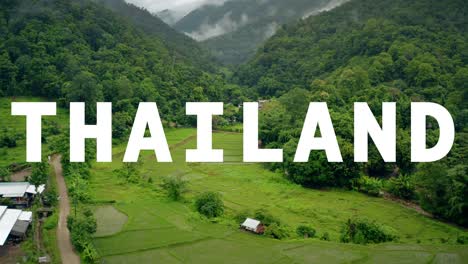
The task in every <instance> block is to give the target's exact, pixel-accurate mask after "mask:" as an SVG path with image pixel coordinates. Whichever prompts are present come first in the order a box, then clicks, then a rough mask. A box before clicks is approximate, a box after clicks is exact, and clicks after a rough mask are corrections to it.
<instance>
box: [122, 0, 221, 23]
mask: <svg viewBox="0 0 468 264" xmlns="http://www.w3.org/2000/svg"><path fill="white" fill-rule="evenodd" d="M125 1H126V2H128V3H132V4H134V5H136V6H140V7H144V8H146V9H147V10H148V11H150V12H152V13H158V12H161V11H163V10H171V11H172V12H173V14H174V17H175V18H176V19H181V18H182V17H184V16H185V15H187V14H188V13H190V12H191V11H193V10H195V9H197V8H198V7H200V6H203V5H207V4H210V5H222V4H224V2H226V1H227V0H125Z"/></svg>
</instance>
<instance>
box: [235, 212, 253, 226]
mask: <svg viewBox="0 0 468 264" xmlns="http://www.w3.org/2000/svg"><path fill="white" fill-rule="evenodd" d="M249 215H250V212H249V211H247V210H244V211H241V212H238V213H237V214H236V215H235V216H234V220H236V223H239V224H241V223H242V222H244V221H245V219H247V217H249Z"/></svg>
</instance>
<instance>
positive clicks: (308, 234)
mask: <svg viewBox="0 0 468 264" xmlns="http://www.w3.org/2000/svg"><path fill="white" fill-rule="evenodd" d="M296 233H297V235H298V236H299V237H304V238H313V237H314V236H315V233H316V231H315V229H314V228H313V227H311V226H308V225H300V226H298V227H297V228H296Z"/></svg>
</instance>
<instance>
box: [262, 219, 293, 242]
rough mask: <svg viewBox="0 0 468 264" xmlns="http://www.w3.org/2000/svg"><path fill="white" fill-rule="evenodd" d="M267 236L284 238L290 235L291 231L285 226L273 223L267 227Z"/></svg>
mask: <svg viewBox="0 0 468 264" xmlns="http://www.w3.org/2000/svg"><path fill="white" fill-rule="evenodd" d="M265 236H267V237H271V238H274V239H284V238H287V237H289V232H288V230H287V229H286V228H285V227H284V226H280V225H278V224H277V223H273V224H271V225H269V226H267V227H266V229H265Z"/></svg>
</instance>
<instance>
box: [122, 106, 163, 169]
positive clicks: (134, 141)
mask: <svg viewBox="0 0 468 264" xmlns="http://www.w3.org/2000/svg"><path fill="white" fill-rule="evenodd" d="M147 126H148V128H149V131H150V133H151V137H145V131H146V127H147ZM141 150H154V153H155V154H156V158H157V159H158V162H172V157H171V153H170V152H169V146H168V145H167V140H166V135H165V134H164V129H163V126H162V122H161V118H160V117H159V112H158V106H157V105H156V103H140V105H139V106H138V111H137V113H136V117H135V122H134V123H133V128H132V132H131V133H130V139H129V140H128V145H127V150H126V151H125V156H124V162H137V161H138V157H139V156H140V151H141Z"/></svg>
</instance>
